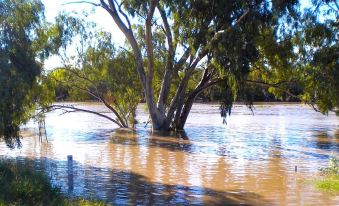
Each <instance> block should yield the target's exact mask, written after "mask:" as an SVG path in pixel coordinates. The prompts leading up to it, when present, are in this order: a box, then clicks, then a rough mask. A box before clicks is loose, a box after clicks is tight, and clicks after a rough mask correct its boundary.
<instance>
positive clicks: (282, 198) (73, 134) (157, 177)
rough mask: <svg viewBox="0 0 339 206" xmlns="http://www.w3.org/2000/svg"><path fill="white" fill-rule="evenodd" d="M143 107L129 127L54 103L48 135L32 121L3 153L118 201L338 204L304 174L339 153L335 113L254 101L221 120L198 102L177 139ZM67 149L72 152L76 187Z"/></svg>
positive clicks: (83, 192)
mask: <svg viewBox="0 0 339 206" xmlns="http://www.w3.org/2000/svg"><path fill="white" fill-rule="evenodd" d="M76 104H78V106H81V107H85V108H89V109H94V110H96V111H100V112H108V111H107V110H106V109H105V108H104V107H102V106H101V105H99V104H94V103H76ZM137 114H138V117H137V118H138V121H139V124H138V126H137V132H136V133H131V132H126V131H119V132H116V131H114V129H115V128H116V126H115V125H113V124H112V123H111V122H109V121H106V120H105V119H102V118H100V117H96V116H93V115H91V114H86V113H70V114H65V115H60V112H53V113H50V114H48V115H47V118H46V126H47V136H48V142H47V141H46V140H42V141H40V140H39V138H38V137H36V135H35V134H36V132H37V129H36V125H35V124H34V123H33V122H31V123H29V124H28V125H26V126H25V127H24V128H23V136H25V138H24V139H23V140H22V142H23V146H22V148H21V149H16V150H10V149H8V148H6V146H5V144H4V143H0V155H2V156H3V155H4V156H7V157H20V158H29V159H33V160H35V161H37V162H38V163H39V167H40V168H41V169H43V170H45V171H47V172H48V174H49V175H50V176H51V177H52V180H53V182H54V183H55V184H57V185H59V186H60V187H61V188H62V190H63V192H65V193H68V194H70V195H74V196H83V197H91V198H98V199H101V200H104V201H107V202H109V203H112V204H115V205H126V204H130V205H137V204H138V205H150V204H151V205H153V204H154V205H164V204H165V205H238V204H243V205H339V196H336V195H335V194H326V193H323V192H321V191H319V190H317V189H315V188H314V187H313V186H312V184H310V183H309V182H308V181H309V180H312V179H313V178H315V176H317V175H318V173H317V172H318V169H319V168H320V167H324V166H326V165H327V162H328V159H329V157H330V156H336V157H339V118H338V117H336V116H335V115H334V114H329V115H328V116H324V115H321V114H319V113H316V112H315V111H314V110H312V109H311V108H309V107H307V106H304V105H299V104H263V105H256V106H255V109H254V113H252V112H251V111H250V110H248V109H247V108H246V107H244V106H242V105H235V107H234V109H233V113H232V115H231V117H229V118H228V119H227V125H225V124H222V119H221V118H220V115H219V110H218V105H215V104H196V105H194V107H193V109H192V112H191V114H190V116H189V119H188V122H187V125H186V133H185V134H178V135H177V136H180V137H181V138H177V137H169V136H165V135H164V134H161V133H155V134H151V133H150V132H149V125H146V126H145V122H147V121H148V116H147V114H146V113H145V108H144V106H143V105H140V106H139V108H138V112H137ZM67 155H73V158H74V161H75V163H74V190H73V191H68V187H67V164H66V156H67ZM295 166H297V172H295Z"/></svg>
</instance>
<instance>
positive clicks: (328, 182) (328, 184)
mask: <svg viewBox="0 0 339 206" xmlns="http://www.w3.org/2000/svg"><path fill="white" fill-rule="evenodd" d="M320 171H321V173H322V174H323V179H321V180H317V181H316V182H315V185H316V187H317V188H319V189H322V190H324V191H327V192H335V193H337V192H339V159H336V158H334V157H332V158H330V161H329V165H328V167H326V168H322V169H320Z"/></svg>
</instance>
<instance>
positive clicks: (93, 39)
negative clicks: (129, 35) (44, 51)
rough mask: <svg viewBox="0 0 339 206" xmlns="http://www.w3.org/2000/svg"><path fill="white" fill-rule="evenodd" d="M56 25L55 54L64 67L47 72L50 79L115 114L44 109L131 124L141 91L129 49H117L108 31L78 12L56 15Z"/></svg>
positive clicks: (64, 107)
mask: <svg viewBox="0 0 339 206" xmlns="http://www.w3.org/2000/svg"><path fill="white" fill-rule="evenodd" d="M56 28H57V30H58V33H59V38H60V40H59V42H62V44H61V45H62V46H61V47H60V49H59V53H58V56H59V57H60V58H61V59H62V63H63V67H62V68H57V69H56V70H54V71H53V72H51V73H50V74H48V79H49V81H51V82H54V84H55V85H59V88H60V86H61V87H64V88H66V90H67V91H69V93H70V95H71V96H72V97H73V98H75V100H77V98H79V99H80V100H84V99H89V100H94V101H98V102H101V103H102V104H103V105H104V106H105V107H106V108H107V109H108V110H109V111H110V112H112V114H113V115H114V117H112V116H109V115H106V114H103V113H101V112H97V111H93V110H89V109H84V108H79V107H75V106H73V105H62V104H54V105H52V106H50V107H48V108H47V111H50V110H55V109H62V110H64V112H65V113H68V112H87V113H91V114H94V115H99V116H101V117H103V118H106V119H108V120H110V121H112V122H113V123H115V124H116V125H118V126H119V127H124V128H127V127H133V126H134V123H135V116H136V114H135V113H136V108H137V105H138V103H139V102H140V101H141V94H142V91H141V85H140V82H139V81H138V77H137V73H136V71H135V69H134V68H135V61H134V59H133V56H132V55H131V54H130V52H127V51H125V50H117V49H116V48H115V46H114V45H113V43H112V37H111V34H110V33H108V32H103V31H100V30H98V29H97V27H96V25H95V24H94V23H91V22H87V23H86V22H85V21H84V19H82V18H80V17H79V14H73V15H72V14H61V15H59V16H58V17H57V21H56ZM72 50H73V51H72Z"/></svg>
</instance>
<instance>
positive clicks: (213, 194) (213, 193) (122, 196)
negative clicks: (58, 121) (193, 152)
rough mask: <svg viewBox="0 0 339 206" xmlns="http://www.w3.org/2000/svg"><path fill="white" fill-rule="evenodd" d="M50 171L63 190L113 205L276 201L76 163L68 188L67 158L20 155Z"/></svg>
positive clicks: (243, 191)
mask: <svg viewBox="0 0 339 206" xmlns="http://www.w3.org/2000/svg"><path fill="white" fill-rule="evenodd" d="M16 160H17V161H18V162H21V163H27V162H29V163H31V164H32V165H33V166H34V168H35V169H37V170H39V171H44V172H46V173H47V174H48V175H49V176H50V177H51V180H52V182H53V184H55V185H57V186H58V187H60V188H61V190H62V192H64V193H66V194H68V195H70V196H75V197H77V196H80V197H87V198H92V199H98V200H102V201H104V202H107V203H109V204H113V205H240V204H241V205H248V206H251V205H272V203H271V202H269V201H267V200H265V199H264V198H263V197H262V196H260V195H258V194H256V193H254V192H250V191H245V190H231V191H218V190H214V189H210V188H205V187H200V186H185V185H168V184H162V183H158V182H151V181H149V179H148V178H147V177H145V176H143V175H140V174H137V173H133V172H129V171H121V170H114V169H107V168H99V167H92V166H87V165H82V164H80V163H78V162H74V163H73V165H74V166H73V170H74V189H73V190H72V191H68V186H67V184H68V183H67V169H66V168H67V162H66V161H56V160H52V159H48V158H41V159H33V160H31V159H27V158H24V157H17V158H16Z"/></svg>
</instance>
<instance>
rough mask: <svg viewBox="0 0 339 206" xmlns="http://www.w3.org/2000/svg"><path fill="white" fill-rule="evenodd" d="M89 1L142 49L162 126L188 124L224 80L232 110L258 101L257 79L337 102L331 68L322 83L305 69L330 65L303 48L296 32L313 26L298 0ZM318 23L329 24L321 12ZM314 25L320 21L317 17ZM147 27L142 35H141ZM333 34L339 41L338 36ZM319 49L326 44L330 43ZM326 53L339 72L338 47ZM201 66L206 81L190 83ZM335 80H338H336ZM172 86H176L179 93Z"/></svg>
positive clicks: (149, 98)
mask: <svg viewBox="0 0 339 206" xmlns="http://www.w3.org/2000/svg"><path fill="white" fill-rule="evenodd" d="M82 2H86V1H82ZM86 3H90V4H92V5H94V6H100V7H102V8H104V9H105V10H106V11H107V12H108V13H109V14H110V15H111V17H112V18H113V20H114V22H115V23H116V25H117V26H118V27H119V29H120V30H121V31H122V32H123V34H124V35H125V37H126V39H127V41H128V43H129V46H130V48H131V50H132V52H133V54H134V58H135V61H136V64H137V65H136V70H137V72H138V75H139V79H140V81H141V85H142V87H143V90H144V92H145V99H146V102H147V106H148V110H149V113H150V116H151V119H152V124H153V129H155V130H169V129H176V130H181V129H183V127H184V125H185V122H186V120H187V117H188V114H189V112H190V110H191V107H192V105H193V102H194V99H195V98H196V97H197V95H198V94H199V93H200V92H202V91H203V90H205V89H206V88H209V87H211V86H213V85H216V84H220V85H222V87H223V88H224V91H225V92H224V99H225V100H224V101H223V104H222V107H221V109H222V116H224V117H225V116H226V115H227V114H229V113H230V111H231V108H232V103H233V101H234V100H236V99H242V100H244V101H246V102H248V103H249V105H250V106H251V91H252V89H253V85H254V84H255V85H262V86H265V87H269V91H270V92H271V93H273V94H275V95H277V96H281V95H282V94H287V95H292V96H295V97H296V98H299V99H301V100H304V101H305V102H307V103H310V104H312V105H314V107H316V106H315V105H316V104H319V106H320V108H322V109H321V110H322V111H324V112H326V111H328V110H329V109H333V108H334V107H335V106H337V103H336V102H337V95H335V94H334V93H335V92H336V91H337V84H336V85H334V87H332V88H331V89H330V90H329V91H328V92H327V93H326V92H325V90H326V89H325V87H326V86H325V87H321V86H320V85H326V81H327V78H329V77H330V76H331V75H329V76H326V75H323V79H318V80H317V81H316V83H315V84H316V85H318V86H313V87H309V84H310V82H307V79H309V78H312V77H316V75H315V74H314V73H313V74H308V75H309V76H307V77H305V76H303V74H304V75H305V71H306V70H307V68H306V67H310V68H314V67H318V68H321V67H322V66H325V65H321V64H323V63H324V62H323V61H316V59H317V58H320V57H317V58H315V56H320V54H319V53H320V52H316V51H313V50H308V51H310V52H311V53H309V54H308V56H311V59H312V60H313V61H312V62H313V63H311V61H308V62H305V61H304V62H303V61H302V58H301V54H305V53H302V52H298V51H297V46H295V45H296V44H297V40H296V38H295V37H296V36H300V35H301V36H302V35H303V33H304V31H305V29H306V28H304V27H303V25H302V22H301V21H302V20H303V19H304V18H303V15H302V14H303V12H301V11H300V5H299V2H298V1H297V0H288V1H286V0H272V1H268V0H245V1H225V0H214V1H205V0H187V1H176V0H174V1H167V0H149V1H140V0H124V1H115V0H100V2H99V1H98V2H96V3H93V1H91V2H86ZM312 3H313V4H314V5H316V7H317V8H320V7H322V6H323V4H326V5H327V6H329V7H330V8H331V9H332V10H333V11H332V12H334V13H336V12H337V9H338V4H337V3H336V2H335V1H312ZM321 11H322V9H318V10H317V11H315V12H314V13H313V15H314V16H316V15H319V12H321ZM321 16H322V17H323V18H326V16H324V15H321ZM333 19H335V18H332V20H333ZM326 21H331V18H328V19H326ZM315 23H316V24H321V23H320V20H319V18H316V19H315ZM334 23H335V22H333V21H332V24H334ZM308 25H309V26H310V28H313V25H312V24H308ZM332 26H333V25H332ZM140 28H142V31H143V33H142V35H138V33H139V32H140ZM159 30H161V31H162V32H163V35H162V36H161V37H160V38H162V39H161V41H162V42H165V46H163V48H162V50H161V51H159V50H157V49H156V44H157V41H154V40H155V38H154V37H155V34H157V33H158V31H159ZM138 36H139V37H140V36H141V39H142V41H140V39H139V38H138ZM158 37H159V35H158ZM318 37H319V38H320V39H322V38H323V37H322V36H321V35H320V36H319V35H318ZM330 41H332V42H335V39H333V38H332V39H331V40H330ZM310 46H311V47H312V45H310ZM319 48H320V49H321V50H323V49H324V48H323V46H322V45H319ZM333 49H335V48H333ZM323 52H324V55H322V57H328V58H330V61H328V63H329V64H327V66H329V67H330V69H329V70H335V72H337V67H335V68H333V66H337V63H338V62H337V60H333V56H328V55H326V54H327V53H328V52H329V53H331V54H332V55H334V54H335V52H334V51H329V50H328V49H327V50H326V49H325V50H323ZM333 52H334V53H333ZM315 53H318V55H316V54H315ZM164 54H165V56H163V55H164ZM161 55H162V57H164V62H163V63H162V65H163V68H159V67H157V65H156V62H157V59H158V56H161ZM316 62H317V63H316ZM316 64H317V65H316ZM158 70H162V71H163V72H162V73H163V76H162V78H161V81H160V86H159V88H160V89H159V91H157V90H156V89H155V88H156V85H155V84H154V81H155V79H156V76H157V75H155V74H157V73H159V72H158ZM311 70H312V69H311ZM160 73H161V72H160ZM196 73H200V74H201V76H200V81H199V83H198V84H197V85H196V86H195V87H194V88H193V89H192V88H189V87H188V84H189V82H190V80H191V78H192V77H193V76H194V75H195V74H196ZM332 82H334V83H335V82H337V80H333V79H332ZM295 84H298V85H300V86H301V87H302V89H303V92H304V93H302V94H301V93H299V95H295V94H292V93H291V91H290V89H289V88H291V87H294V88H295ZM172 90H175V92H174V93H171V92H170V91H172ZM310 93H313V94H312V97H309V96H310ZM314 98H315V99H314ZM333 98H335V100H333ZM324 99H327V102H324V101H325V100H324Z"/></svg>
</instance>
